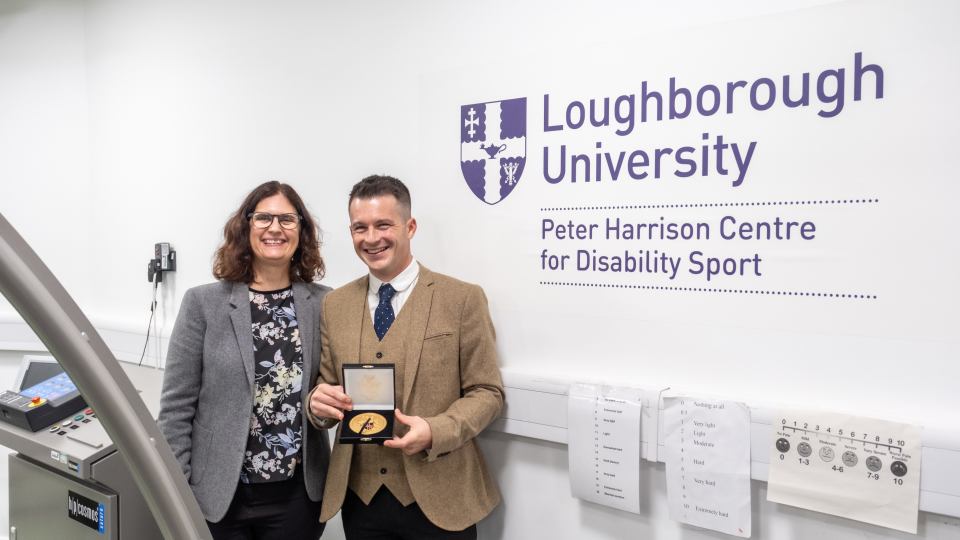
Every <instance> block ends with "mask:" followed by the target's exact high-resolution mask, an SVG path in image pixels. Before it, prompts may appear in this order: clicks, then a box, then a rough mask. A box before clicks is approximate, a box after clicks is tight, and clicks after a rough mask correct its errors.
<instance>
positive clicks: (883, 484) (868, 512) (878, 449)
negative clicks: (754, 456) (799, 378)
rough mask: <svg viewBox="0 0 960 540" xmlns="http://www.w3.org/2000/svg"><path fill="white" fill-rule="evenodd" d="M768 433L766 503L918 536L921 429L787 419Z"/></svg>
mask: <svg viewBox="0 0 960 540" xmlns="http://www.w3.org/2000/svg"><path fill="white" fill-rule="evenodd" d="M771 431H772V440H771V441H770V452H771V453H770V471H769V477H768V484H767V488H768V489H767V500H770V501H772V502H779V503H783V504H789V505H792V506H797V507H800V508H808V509H810V510H816V511H819V512H826V513H828V514H833V515H837V516H842V517H846V518H849V519H855V520H858V521H863V522H866V523H873V524H876V525H881V526H884V527H890V528H893V529H897V530H901V531H906V532H916V529H917V513H918V511H919V500H920V457H921V452H922V447H921V433H922V430H921V428H920V426H917V425H911V424H903V423H899V422H891V421H888V420H880V419H876V418H867V417H862V416H852V415H845V414H837V413H830V412H822V411H789V412H786V411H785V412H781V413H780V414H778V415H776V416H774V425H773V429H772V430H771Z"/></svg>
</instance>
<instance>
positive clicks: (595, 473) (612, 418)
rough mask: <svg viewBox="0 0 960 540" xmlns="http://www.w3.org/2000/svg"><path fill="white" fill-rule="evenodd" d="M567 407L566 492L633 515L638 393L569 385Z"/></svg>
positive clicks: (637, 461)
mask: <svg viewBox="0 0 960 540" xmlns="http://www.w3.org/2000/svg"><path fill="white" fill-rule="evenodd" d="M567 404H568V409H567V445H568V456H569V463H570V492H571V493H572V494H573V496H574V497H577V498H580V499H583V500H585V501H590V502H594V503H597V504H602V505H605V506H610V507H613V508H618V509H620V510H626V511H628V512H634V513H639V512H640V412H641V410H642V407H643V393H642V391H641V390H639V389H636V388H623V387H616V386H605V385H597V384H583V383H575V384H572V385H570V390H569V398H568V402H567Z"/></svg>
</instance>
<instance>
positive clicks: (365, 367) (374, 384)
mask: <svg viewBox="0 0 960 540" xmlns="http://www.w3.org/2000/svg"><path fill="white" fill-rule="evenodd" d="M393 372H394V365H393V364H344V366H343V378H342V379H341V380H342V381H343V391H344V392H346V394H347V395H348V396H350V399H352V400H353V410H350V411H344V413H343V421H342V422H340V432H339V434H338V438H339V441H340V443H341V444H383V441H386V440H389V439H392V438H393V411H394V409H395V408H396V394H395V393H394V387H393V381H394V378H393Z"/></svg>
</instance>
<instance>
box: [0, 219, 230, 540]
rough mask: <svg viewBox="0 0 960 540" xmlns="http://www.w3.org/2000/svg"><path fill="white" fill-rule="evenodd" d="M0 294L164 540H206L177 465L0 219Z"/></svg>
mask: <svg viewBox="0 0 960 540" xmlns="http://www.w3.org/2000/svg"><path fill="white" fill-rule="evenodd" d="M0 293H2V294H3V295H4V296H5V297H6V298H7V300H9V301H10V303H11V304H12V305H13V307H14V308H15V309H16V310H17V311H18V312H19V313H20V316H22V317H23V319H24V320H25V321H26V322H27V324H29V325H30V327H31V328H33V331H34V332H36V334H37V337H39V338H40V340H41V341H42V342H43V343H44V345H46V347H47V350H49V351H50V353H51V354H53V356H54V357H56V358H57V360H58V361H59V362H60V365H61V366H63V369H64V370H65V371H66V372H67V374H69V375H70V378H71V379H73V382H74V383H75V384H76V385H77V388H78V389H79V390H80V393H81V394H83V397H84V398H85V399H86V400H87V403H88V404H89V405H90V406H91V407H93V409H94V410H95V411H96V412H97V417H98V419H99V420H100V423H101V424H102V425H103V428H104V429H105V430H106V431H107V433H108V434H109V435H110V438H111V439H113V442H114V444H116V445H117V449H118V450H119V451H120V455H121V456H123V458H124V459H125V460H126V463H127V466H128V467H129V468H130V472H131V474H132V475H133V479H134V481H135V482H136V484H137V487H139V488H140V492H141V493H142V494H143V497H144V499H146V501H147V505H148V506H149V507H150V510H151V511H152V512H153V515H154V518H155V519H156V521H157V524H158V525H159V526H160V530H161V532H162V533H163V536H164V538H168V539H171V540H183V539H194V538H196V539H198V540H212V537H211V535H210V531H209V529H208V528H207V524H206V521H205V520H204V517H203V513H202V512H201V511H200V507H199V506H198V505H197V501H196V499H195V498H194V496H193V492H192V491H191V490H190V486H189V485H187V479H186V477H185V476H184V474H183V471H182V470H181V468H180V464H179V463H178V462H177V460H176V458H175V457H174V455H173V452H172V451H171V450H170V446H169V445H168V444H167V441H166V439H165V438H164V437H163V435H162V434H161V433H160V428H158V427H157V423H156V421H155V420H154V419H153V417H152V416H151V415H150V412H149V411H148V410H147V406H146V405H145V404H144V403H143V400H141V399H140V396H139V395H138V394H137V391H136V389H135V388H134V387H133V384H132V383H131V382H130V379H128V378H127V376H126V374H125V373H124V372H123V369H122V368H121V367H120V364H119V362H117V359H116V357H114V355H113V353H112V352H111V351H110V349H109V348H108V347H107V345H106V343H105V342H104V341H103V339H102V338H101V337H100V334H99V333H98V332H97V330H96V329H95V328H94V327H93V325H92V324H90V321H89V320H88V319H87V317H86V316H85V315H84V314H83V312H82V311H81V310H80V308H79V306H77V304H76V302H74V301H73V298H71V297H70V295H69V294H68V293H67V291H66V289H64V288H63V285H61V284H60V282H59V281H58V280H57V278H56V277H55V276H54V275H53V273H52V272H51V271H50V269H49V268H47V266H46V265H45V264H44V263H43V261H42V260H41V259H40V257H39V256H38V255H37V254H36V253H35V252H34V251H33V249H31V248H30V246H29V245H28V244H27V242H26V241H25V240H24V239H23V237H22V236H20V234H19V233H18V232H17V231H16V229H14V228H13V226H12V225H11V224H10V223H9V222H8V221H7V220H6V218H5V217H4V216H3V214H0Z"/></svg>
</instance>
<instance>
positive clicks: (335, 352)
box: [309, 176, 503, 540]
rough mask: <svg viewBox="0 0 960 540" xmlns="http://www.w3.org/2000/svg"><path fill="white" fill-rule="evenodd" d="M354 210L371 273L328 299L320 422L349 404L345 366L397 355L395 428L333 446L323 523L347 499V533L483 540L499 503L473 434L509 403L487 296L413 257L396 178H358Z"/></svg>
mask: <svg viewBox="0 0 960 540" xmlns="http://www.w3.org/2000/svg"><path fill="white" fill-rule="evenodd" d="M349 213H350V232H351V235H352V237H353V246H354V249H355V250H356V252H357V255H358V256H359V257H360V259H361V260H362V261H363V262H364V263H365V264H366V265H367V267H368V268H369V269H370V274H369V275H367V276H363V277H361V278H360V279H357V280H355V281H353V282H351V283H348V284H347V285H345V286H343V287H341V288H339V289H337V290H335V291H333V292H331V293H330V294H329V295H327V297H326V300H325V302H324V305H323V312H322V320H323V322H324V324H323V327H322V329H321V342H322V349H321V366H320V379H319V384H317V386H316V387H315V388H314V389H313V391H312V393H311V395H310V398H309V405H310V406H309V411H310V416H311V417H312V418H311V421H312V422H313V423H314V424H315V425H317V426H318V427H322V428H330V427H333V426H334V425H336V423H337V422H338V421H339V420H342V419H343V411H347V410H350V409H351V399H350V396H348V395H346V394H345V393H344V391H343V387H342V386H340V383H341V381H340V376H341V367H342V365H343V364H351V363H364V364H369V363H392V364H394V365H395V372H394V373H395V388H396V398H397V410H396V411H395V421H396V428H395V434H394V437H393V439H392V440H388V441H386V442H385V443H384V444H383V446H378V445H372V444H357V445H349V444H339V443H338V444H335V445H334V448H333V453H332V454H331V457H330V468H329V470H328V473H327V483H326V488H325V490H324V494H323V507H322V509H321V513H320V521H327V520H329V519H330V518H332V517H333V516H334V515H335V514H336V513H337V510H339V509H341V507H342V510H343V511H342V517H343V527H344V532H345V533H346V537H347V539H348V540H354V539H373V538H376V539H381V538H383V539H394V538H396V539H418V540H419V539H430V538H437V539H461V538H465V539H475V538H476V535H477V531H476V523H477V522H478V521H480V520H481V519H483V518H484V517H485V516H486V515H487V514H489V513H490V511H491V510H492V509H493V508H494V507H495V506H496V505H497V504H499V502H500V492H499V490H498V489H497V486H496V484H495V483H494V481H493V479H492V478H491V477H490V474H489V473H488V472H487V469H486V466H485V464H484V460H483V456H482V455H481V454H480V449H479V448H478V447H477V446H476V443H475V441H474V438H475V437H476V436H477V435H478V434H479V433H480V432H481V431H483V429H484V428H486V427H487V425H489V424H490V422H492V421H493V420H494V419H496V418H497V417H498V416H499V414H500V410H501V408H502V407H503V383H502V382H501V380H500V371H499V368H498V367H497V355H496V344H495V336H494V330H493V324H492V322H491V320H490V314H489V312H488V309H487V301H486V297H485V296H484V294H483V290H482V289H481V288H480V287H478V286H476V285H470V284H467V283H464V282H462V281H458V280H456V279H453V278H451V277H448V276H445V275H443V274H437V273H434V272H431V271H430V270H428V269H427V268H425V267H423V266H421V265H420V264H419V263H418V262H417V261H416V260H415V259H414V258H413V255H412V254H411V251H410V241H411V239H413V236H414V234H415V233H416V232H417V222H416V220H415V219H414V218H413V217H412V216H411V206H410V192H409V191H408V190H407V187H406V186H405V185H403V183H402V182H400V181H399V180H397V179H396V178H392V177H389V176H370V177H367V178H364V179H363V180H361V181H360V182H359V183H357V184H356V185H355V186H353V189H352V190H351V192H350V199H349Z"/></svg>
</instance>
